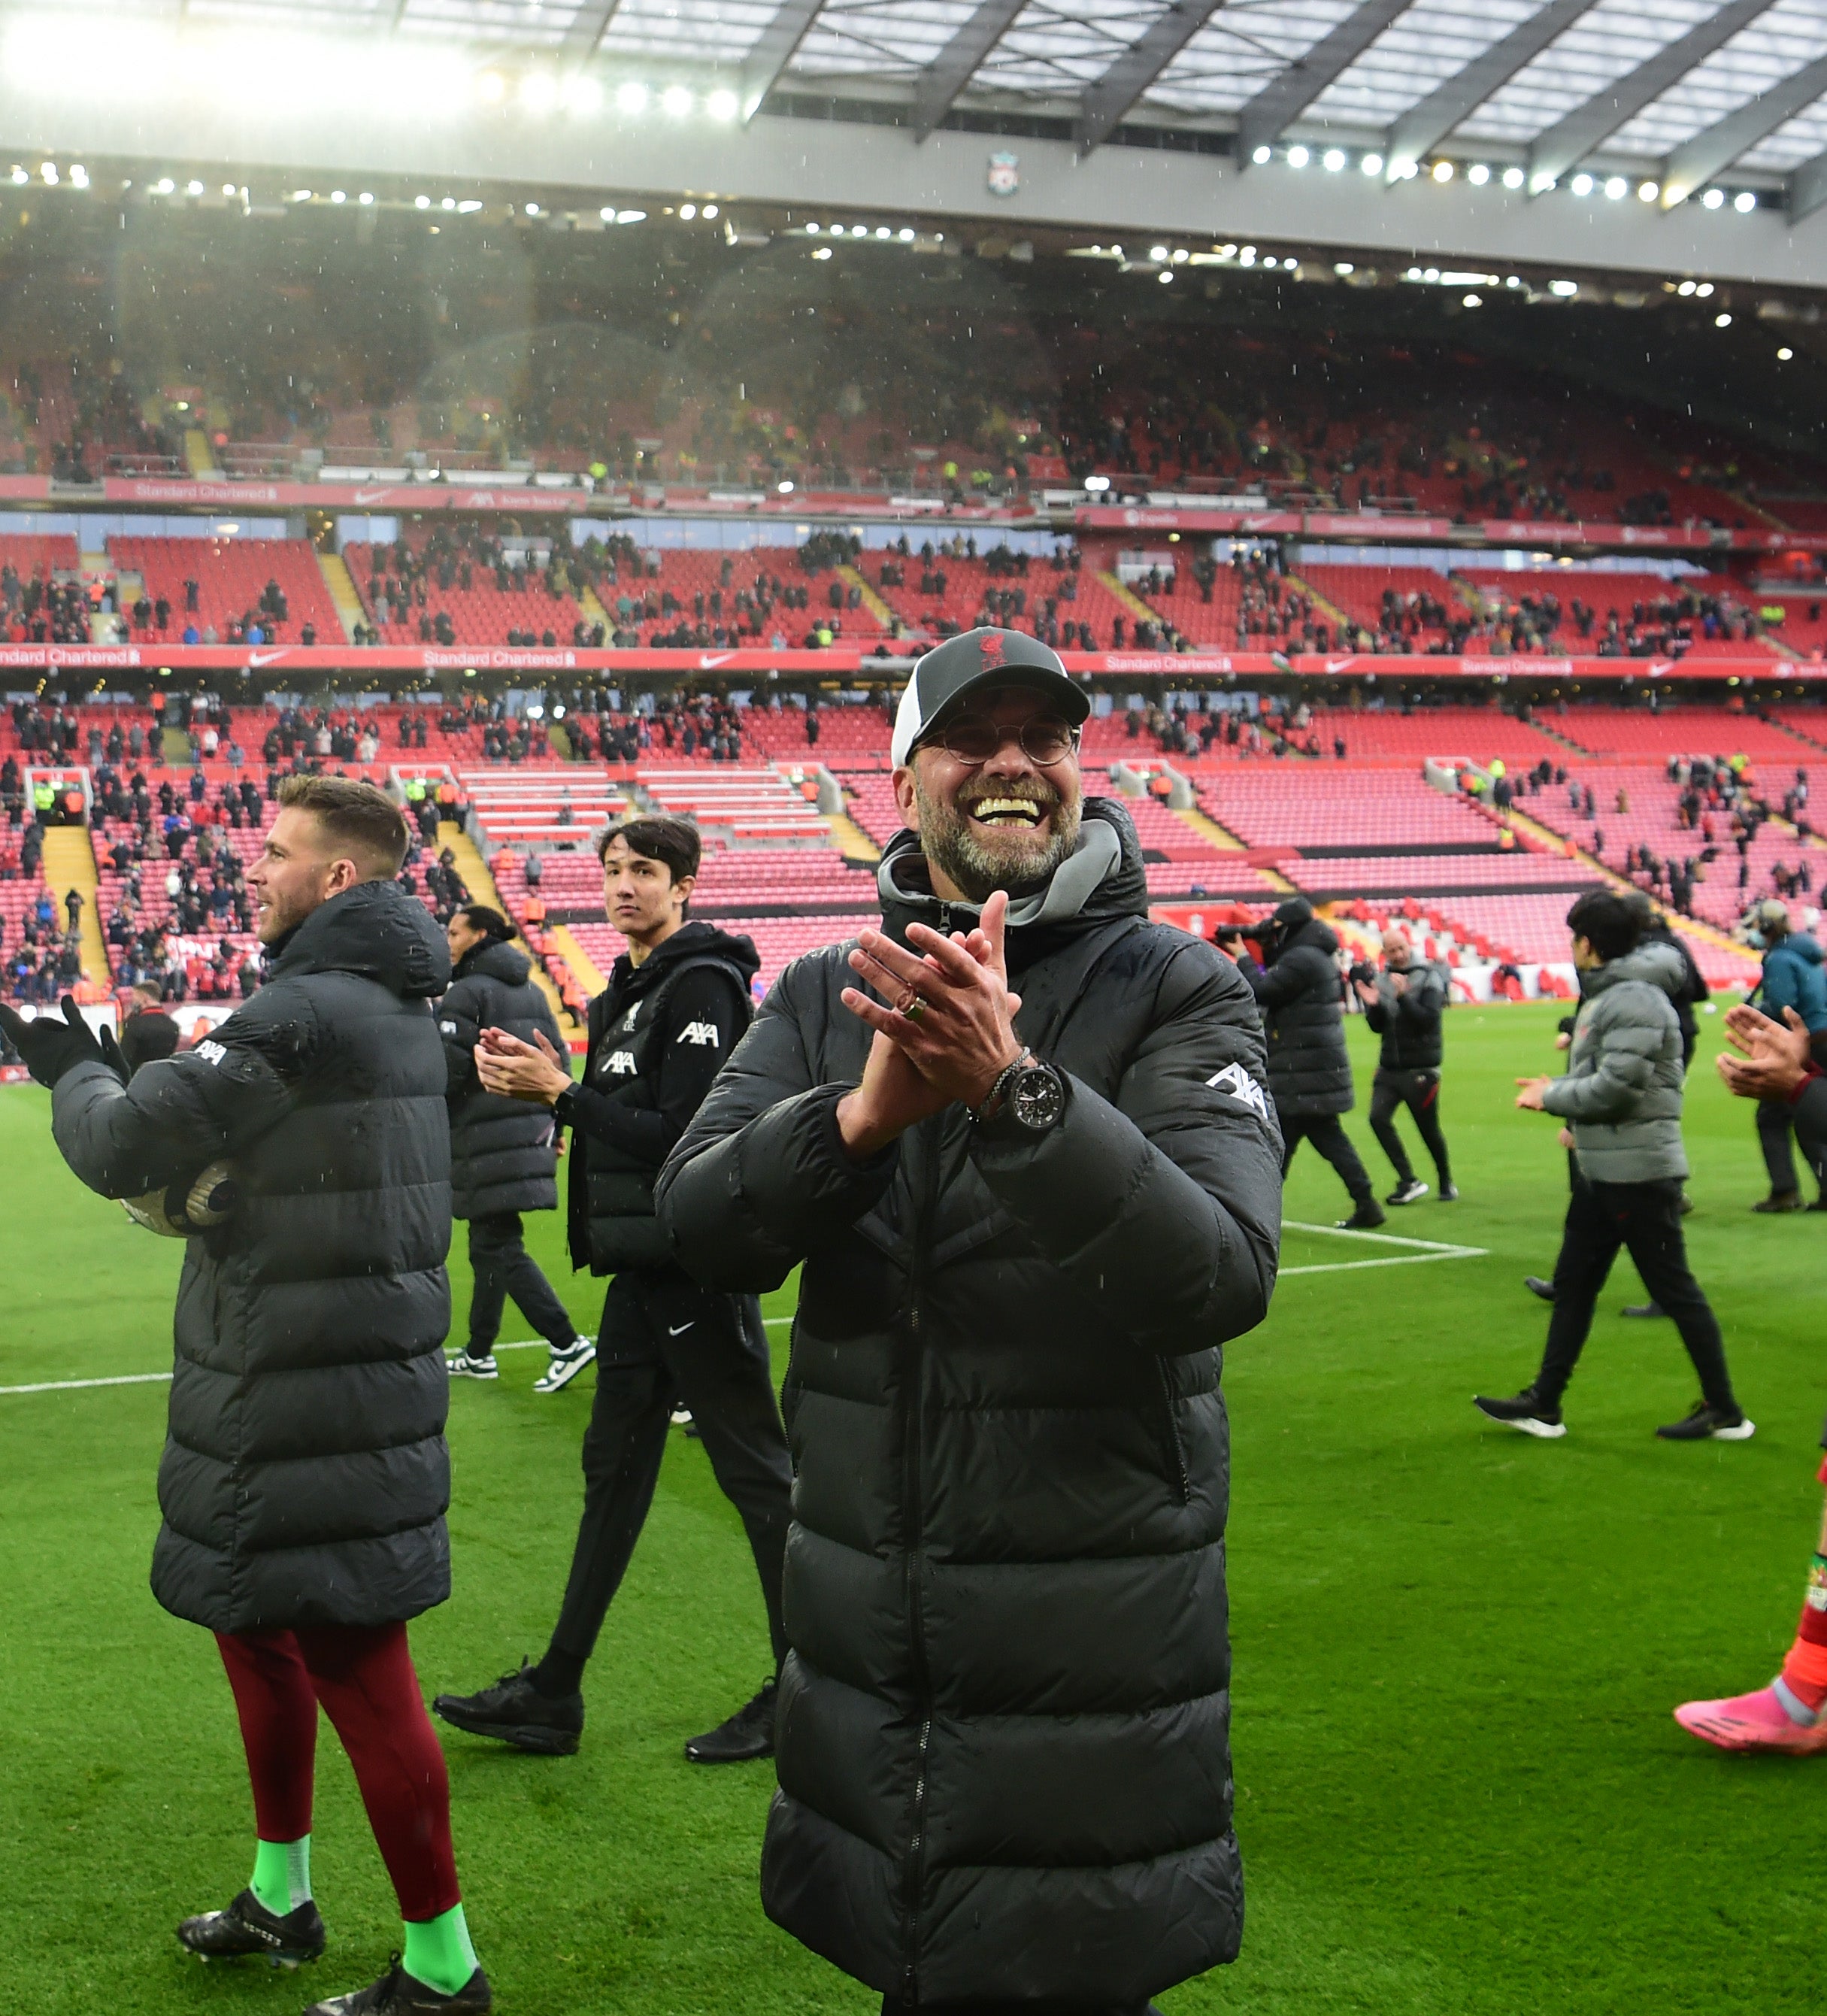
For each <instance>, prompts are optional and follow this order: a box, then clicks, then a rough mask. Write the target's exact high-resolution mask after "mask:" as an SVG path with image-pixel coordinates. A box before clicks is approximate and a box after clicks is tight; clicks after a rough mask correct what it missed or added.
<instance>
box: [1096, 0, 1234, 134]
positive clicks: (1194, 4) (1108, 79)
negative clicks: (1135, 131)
mask: <svg viewBox="0 0 1827 2016" xmlns="http://www.w3.org/2000/svg"><path fill="white" fill-rule="evenodd" d="M1221 5H1223V0H1174V4H1173V5H1171V7H1169V8H1168V9H1167V12H1166V13H1163V14H1161V15H1159V16H1156V19H1155V20H1154V21H1153V23H1150V25H1149V28H1148V31H1147V32H1146V33H1145V34H1144V35H1143V36H1142V39H1141V40H1140V41H1138V42H1136V43H1135V44H1134V45H1133V46H1131V48H1129V49H1126V50H1125V51H1124V52H1123V54H1122V55H1121V56H1119V57H1118V58H1117V60H1116V61H1115V62H1114V63H1112V64H1111V66H1110V68H1109V69H1108V70H1106V71H1105V73H1104V74H1103V75H1102V77H1099V79H1098V81H1097V82H1096V83H1095V84H1094V85H1092V86H1091V87H1090V88H1089V89H1088V91H1087V92H1085V94H1084V97H1083V98H1082V99H1080V101H1079V108H1078V117H1077V119H1076V120H1075V121H1074V123H1073V129H1072V137H1073V141H1074V144H1075V145H1076V146H1077V149H1078V151H1079V153H1080V154H1081V156H1083V155H1085V154H1088V153H1090V152H1091V151H1092V148H1094V147H1095V146H1100V145H1101V144H1102V142H1104V141H1106V140H1107V139H1109V138H1110V135H1111V134H1112V133H1113V132H1114V131H1116V130H1117V127H1118V126H1119V125H1120V124H1121V123H1122V121H1123V116H1124V113H1126V112H1127V111H1128V110H1129V109H1130V107H1131V106H1132V105H1134V104H1135V101H1136V100H1137V99H1138V98H1140V97H1141V95H1142V93H1143V92H1145V91H1146V90H1147V89H1148V88H1149V85H1151V84H1153V82H1154V81H1155V79H1156V77H1159V76H1160V74H1161V72H1162V71H1163V70H1165V69H1166V68H1167V66H1168V64H1169V63H1171V62H1172V61H1173V60H1174V57H1176V56H1178V55H1179V53H1180V52H1181V50H1182V49H1185V46H1186V45H1187V44H1188V43H1189V41H1192V38H1193V37H1194V36H1195V35H1196V34H1198V33H1199V30H1200V29H1201V28H1203V27H1204V26H1205V24H1206V23H1207V21H1209V20H1210V19H1211V17H1212V16H1213V15H1214V14H1215V13H1217V11H1218V9H1219V7H1220V6H1221Z"/></svg>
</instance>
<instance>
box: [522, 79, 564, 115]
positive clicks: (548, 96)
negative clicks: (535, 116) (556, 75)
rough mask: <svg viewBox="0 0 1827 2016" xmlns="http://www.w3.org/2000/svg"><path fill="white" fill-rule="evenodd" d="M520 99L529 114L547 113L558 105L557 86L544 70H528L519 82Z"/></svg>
mask: <svg viewBox="0 0 1827 2016" xmlns="http://www.w3.org/2000/svg"><path fill="white" fill-rule="evenodd" d="M520 103H521V104H522V105H523V106H525V107H526V108H527V110H528V111H529V112H536V113H546V112H549V111H551V110H552V108H553V107H554V106H556V104H557V103H558V85H557V83H556V81H555V80H554V79H553V78H552V77H548V75H547V74H546V73H545V71H544V70H528V71H527V74H526V75H525V76H524V77H522V78H521V80H520Z"/></svg>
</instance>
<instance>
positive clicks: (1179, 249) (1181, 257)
mask: <svg viewBox="0 0 1827 2016" xmlns="http://www.w3.org/2000/svg"><path fill="white" fill-rule="evenodd" d="M1191 257H1192V254H1191V253H1190V252H1189V251H1188V250H1186V248H1185V246H1183V245H1179V246H1176V247H1174V261H1173V263H1174V265H1176V266H1184V265H1185V264H1186V262H1187V261H1188V260H1189V259H1190V258H1191Z"/></svg>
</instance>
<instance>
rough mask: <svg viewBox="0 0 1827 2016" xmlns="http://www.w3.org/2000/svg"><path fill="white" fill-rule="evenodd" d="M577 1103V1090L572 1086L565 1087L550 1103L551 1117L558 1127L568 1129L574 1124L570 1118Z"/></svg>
mask: <svg viewBox="0 0 1827 2016" xmlns="http://www.w3.org/2000/svg"><path fill="white" fill-rule="evenodd" d="M576 1105H577V1087H576V1086H575V1085H566V1087H565V1089H564V1090H563V1092H561V1093H559V1096H558V1097H557V1098H556V1099H555V1100H553V1101H552V1118H553V1119H554V1120H556V1121H557V1122H558V1124H559V1126H561V1127H569V1126H571V1125H574V1121H573V1119H572V1117H571V1116H572V1113H573V1111H574V1108H575V1107H576Z"/></svg>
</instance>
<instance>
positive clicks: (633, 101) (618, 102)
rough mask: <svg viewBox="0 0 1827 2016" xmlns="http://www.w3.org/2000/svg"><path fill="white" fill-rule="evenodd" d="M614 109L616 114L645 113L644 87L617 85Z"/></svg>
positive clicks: (645, 92) (640, 85) (645, 89)
mask: <svg viewBox="0 0 1827 2016" xmlns="http://www.w3.org/2000/svg"><path fill="white" fill-rule="evenodd" d="M615 108H616V110H617V111H618V112H645V111H646V110H647V87H646V85H644V84H623V85H617V87H616V93H615Z"/></svg>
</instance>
